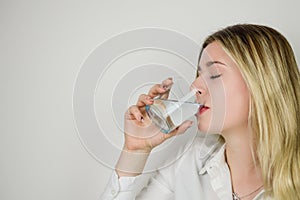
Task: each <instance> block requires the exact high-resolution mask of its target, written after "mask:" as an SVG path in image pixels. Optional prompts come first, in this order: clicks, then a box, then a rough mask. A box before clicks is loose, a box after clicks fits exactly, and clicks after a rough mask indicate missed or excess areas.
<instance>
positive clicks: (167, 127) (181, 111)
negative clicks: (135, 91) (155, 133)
mask: <svg viewBox="0 0 300 200" xmlns="http://www.w3.org/2000/svg"><path fill="white" fill-rule="evenodd" d="M172 88H173V87H172ZM171 91H172V89H171ZM196 92H197V91H196V90H191V91H189V92H188V93H187V94H186V95H184V96H182V97H179V96H180V95H179V96H178V95H176V97H177V98H175V99H162V98H157V99H154V103H153V104H152V105H150V106H149V105H148V106H146V111H147V114H148V116H149V117H150V119H151V120H152V123H154V124H155V125H156V126H157V127H158V128H160V130H161V131H162V132H163V133H170V132H171V131H173V130H174V129H175V128H176V127H178V126H179V125H180V124H182V122H184V121H185V120H188V119H189V118H191V117H192V116H194V115H195V114H196V113H198V112H199V108H200V107H201V106H202V105H201V104H199V103H197V102H196ZM181 95H182V94H181Z"/></svg>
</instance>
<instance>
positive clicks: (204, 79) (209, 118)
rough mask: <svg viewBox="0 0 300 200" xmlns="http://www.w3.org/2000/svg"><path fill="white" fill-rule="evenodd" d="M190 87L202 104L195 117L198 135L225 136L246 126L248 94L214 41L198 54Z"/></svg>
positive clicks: (236, 70)
mask: <svg viewBox="0 0 300 200" xmlns="http://www.w3.org/2000/svg"><path fill="white" fill-rule="evenodd" d="M192 88H197V89H198V91H199V92H198V93H197V101H198V103H201V104H204V107H203V108H201V109H199V112H198V114H197V121H198V129H199V130H200V131H201V132H208V133H222V134H226V132H230V131H238V130H239V129H241V128H245V127H247V126H248V114H249V96H250V95H249V91H248V89H247V86H246V84H245V81H244V79H243V77H242V75H241V73H240V71H239V68H238V67H237V65H236V63H235V62H234V61H233V60H232V59H231V58H230V57H229V55H228V54H227V53H226V52H225V51H224V50H223V48H222V46H221V45H220V43H218V42H216V41H215V42H213V43H211V44H209V45H208V46H207V47H206V48H205V49H204V51H203V52H202V55H201V58H200V61H199V65H198V77H197V78H196V80H195V81H194V82H193V83H192ZM200 93H201V94H200Z"/></svg>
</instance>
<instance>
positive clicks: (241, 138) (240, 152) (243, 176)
mask: <svg viewBox="0 0 300 200" xmlns="http://www.w3.org/2000/svg"><path fill="white" fill-rule="evenodd" d="M222 135H223V137H224V138H225V141H226V148H225V149H226V151H225V157H226V162H227V164H228V166H229V169H230V173H231V182H232V187H233V190H234V192H237V193H238V194H241V195H243V194H247V193H249V192H251V191H253V190H255V189H256V188H257V187H259V186H261V185H262V184H263V181H262V176H261V170H260V167H259V164H258V162H256V156H255V150H253V149H252V147H253V137H252V132H251V131H250V129H249V128H248V127H247V126H245V127H239V128H236V129H235V130H230V131H226V132H224V133H222Z"/></svg>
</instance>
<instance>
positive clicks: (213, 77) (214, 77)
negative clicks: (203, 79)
mask: <svg viewBox="0 0 300 200" xmlns="http://www.w3.org/2000/svg"><path fill="white" fill-rule="evenodd" d="M221 75H222V74H218V75H214V76H210V78H211V79H216V78H219V77H220V76H221Z"/></svg>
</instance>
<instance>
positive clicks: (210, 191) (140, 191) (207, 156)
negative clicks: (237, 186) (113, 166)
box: [101, 137, 264, 200]
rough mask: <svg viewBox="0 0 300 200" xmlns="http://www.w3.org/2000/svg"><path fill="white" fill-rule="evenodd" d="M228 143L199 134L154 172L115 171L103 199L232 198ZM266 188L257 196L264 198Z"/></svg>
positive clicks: (257, 198)
mask: <svg viewBox="0 0 300 200" xmlns="http://www.w3.org/2000/svg"><path fill="white" fill-rule="evenodd" d="M224 150H225V145H224V144H223V143H222V142H220V141H219V140H217V138H216V137H197V138H196V139H195V141H194V142H193V145H192V147H190V149H189V150H188V151H186V152H185V154H184V155H183V156H182V157H181V158H180V159H179V160H177V161H176V162H175V163H174V164H172V165H170V166H168V167H166V168H163V169H161V170H159V171H157V172H156V173H154V174H142V175H139V176H136V177H120V178H119V179H118V176H117V174H116V172H113V174H112V176H111V179H110V182H109V183H108V185H107V187H106V189H105V191H104V193H103V194H102V196H101V199H102V200H111V199H116V200H133V199H137V200H153V199H154V200H171V199H174V200H185V199H189V200H194V199H195V200H196V199H197V200H215V199H219V200H220V199H221V200H232V186H231V179H230V171H229V168H228V165H227V163H226V162H225V156H224ZM263 192H264V191H263V190H262V191H261V192H260V193H259V194H257V195H256V197H255V198H254V200H261V199H263Z"/></svg>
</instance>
